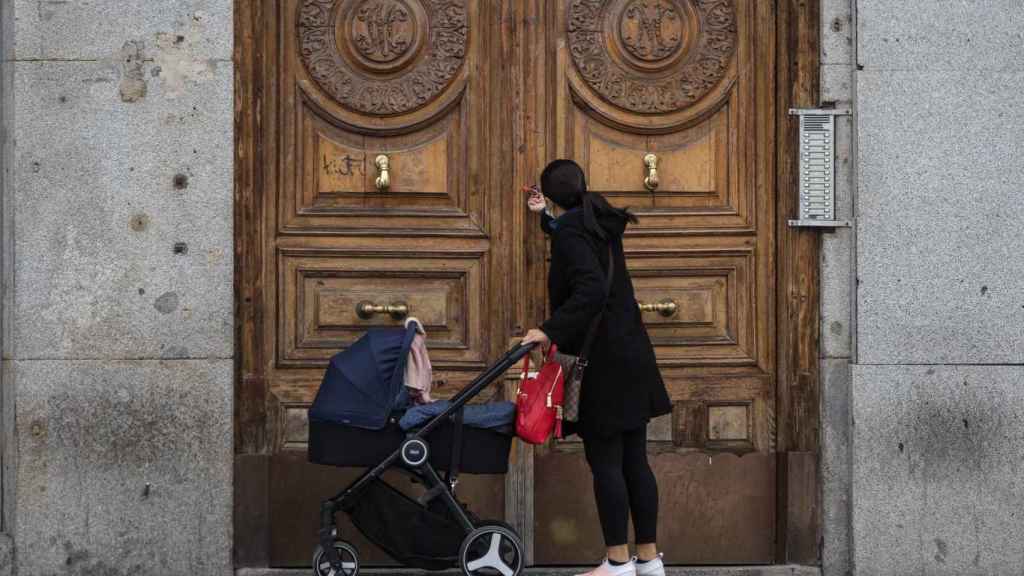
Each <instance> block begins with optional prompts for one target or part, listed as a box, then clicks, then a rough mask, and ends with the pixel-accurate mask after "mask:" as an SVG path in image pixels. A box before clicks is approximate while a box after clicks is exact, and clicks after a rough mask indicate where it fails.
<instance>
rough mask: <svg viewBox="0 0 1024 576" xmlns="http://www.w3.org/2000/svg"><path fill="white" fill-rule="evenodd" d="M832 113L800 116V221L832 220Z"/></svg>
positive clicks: (833, 150)
mask: <svg viewBox="0 0 1024 576" xmlns="http://www.w3.org/2000/svg"><path fill="white" fill-rule="evenodd" d="M833 118H834V116H832V115H831V114H828V115H826V114H806V115H803V116H800V219H801V220H832V219H833V216H834V212H833V210H834V209H835V208H834V206H833V205H832V204H833V202H834V200H835V197H836V189H835V180H834V179H833V178H832V159H833V158H835V156H836V155H835V138H834V136H835V122H834V121H833Z"/></svg>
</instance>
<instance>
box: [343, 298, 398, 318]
mask: <svg viewBox="0 0 1024 576" xmlns="http://www.w3.org/2000/svg"><path fill="white" fill-rule="evenodd" d="M376 314H388V315H390V316H391V317H392V318H394V319H395V320H401V319H402V318H405V317H406V316H408V315H409V305H408V304H406V303H405V302H392V303H391V304H374V303H373V302H370V301H369V300H363V301H362V302H360V303H359V304H356V315H357V316H359V317H360V318H362V319H363V320H369V319H370V318H373V317H374V315H376Z"/></svg>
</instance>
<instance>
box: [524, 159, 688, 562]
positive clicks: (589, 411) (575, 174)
mask: <svg viewBox="0 0 1024 576" xmlns="http://www.w3.org/2000/svg"><path fill="white" fill-rule="evenodd" d="M540 180H541V188H540V190H539V191H536V190H535V191H534V193H533V194H531V197H530V199H529V201H528V203H529V206H530V209H531V210H533V211H536V212H540V211H543V212H544V214H543V215H542V217H541V228H542V229H543V230H544V231H545V232H546V233H548V234H550V236H551V267H550V270H549V273H548V296H549V298H550V303H551V310H552V314H551V317H550V318H548V319H547V320H546V321H545V322H544V323H543V324H542V325H541V326H540V328H535V329H532V330H530V331H528V332H527V333H526V336H525V338H524V339H523V342H537V343H540V344H542V345H549V344H550V343H552V342H553V343H555V344H556V345H557V346H558V349H559V350H560V351H562V352H565V353H567V354H579V352H580V349H581V348H582V346H583V341H584V339H585V337H586V333H587V330H588V328H589V327H590V323H591V320H592V319H593V318H594V317H595V316H596V315H597V314H598V313H599V312H601V310H602V309H603V310H604V315H603V317H602V319H601V323H600V324H599V325H598V328H597V334H596V336H595V338H594V341H593V344H592V347H591V349H590V352H589V354H588V356H589V360H590V362H589V365H588V366H587V367H586V370H585V371H584V375H583V384H582V387H581V392H580V416H579V422H578V423H577V424H576V425H575V426H572V427H570V428H567V432H570V433H572V432H575V433H578V434H579V435H580V437H581V438H582V439H583V447H584V450H585V452H586V457H587V462H588V463H589V464H590V469H591V472H592V473H593V476H594V496H595V500H596V501H597V510H598V517H599V518H600V521H601V529H602V532H603V533H604V539H605V544H606V546H607V547H608V556H607V558H606V559H605V561H604V562H603V563H602V564H601V565H600V566H598V567H597V568H596V569H595V570H594V571H593V572H590V573H588V574H591V575H593V576H634V575H635V574H639V575H641V576H662V575H663V574H664V567H663V565H662V562H661V559H660V555H659V554H658V552H657V545H656V538H657V536H656V527H657V521H658V486H657V481H656V480H655V477H654V474H653V472H651V468H650V466H649V465H648V462H647V423H648V422H649V421H650V419H651V418H652V417H655V416H661V415H663V414H668V413H669V412H670V411H671V409H672V406H671V403H670V401H669V398H668V393H667V392H666V390H665V385H664V383H663V382H662V379H661V374H660V373H659V372H658V365H657V362H656V360H655V356H654V348H653V347H652V346H651V341H650V338H648V336H647V330H646V329H645V328H644V323H643V319H642V318H641V317H640V310H639V308H638V307H637V302H636V298H635V296H634V294H633V282H632V280H631V279H630V276H629V271H628V270H627V269H626V260H625V255H624V254H623V250H622V234H623V232H624V231H625V229H626V225H627V224H628V223H629V222H636V217H635V216H633V215H632V214H630V213H629V212H628V211H626V210H622V209H618V208H614V207H613V206H611V205H610V204H609V203H608V201H607V200H605V199H604V197H603V196H601V195H600V194H597V193H594V192H588V191H587V188H586V180H585V178H584V176H583V170H582V169H581V168H580V167H579V166H578V165H577V164H576V163H575V162H572V161H571V160H555V161H554V162H552V163H550V164H548V166H547V167H546V168H545V169H544V171H543V172H542V173H541V177H540ZM541 194H543V196H546V197H547V198H548V199H550V200H552V201H553V202H554V203H555V204H557V205H558V206H559V207H561V208H562V209H563V210H565V212H564V213H563V214H562V215H561V216H559V217H558V218H554V217H552V216H551V214H550V212H548V211H547V203H546V202H545V200H544V198H543V197H542V196H541ZM609 245H610V246H611V258H612V259H613V262H614V266H613V268H614V269H613V277H612V285H611V290H610V292H609V294H608V297H607V302H606V299H605V285H606V274H607V271H608V264H609V262H608V260H609V251H608V247H609ZM631 510H632V514H633V524H634V527H635V531H636V542H637V555H638V557H639V558H638V560H637V561H636V562H634V561H633V560H630V557H629V549H628V547H627V545H626V527H627V522H628V516H629V513H630V511H631Z"/></svg>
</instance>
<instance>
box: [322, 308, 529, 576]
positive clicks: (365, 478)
mask: <svg viewBox="0 0 1024 576" xmlns="http://www.w3.org/2000/svg"><path fill="white" fill-rule="evenodd" d="M415 332H416V326H415V325H408V326H407V327H406V328H400V327H395V328H376V329H371V330H370V331H368V332H367V333H366V334H365V335H364V336H363V337H362V338H360V339H359V340H357V341H356V342H355V343H353V344H352V346H350V347H349V348H347V349H346V350H344V351H343V352H340V353H338V354H336V355H335V356H334V357H333V358H332V359H331V362H330V364H329V366H328V368H327V372H326V374H325V375H324V380H323V383H322V384H321V386H320V390H319V392H318V393H317V396H316V399H315V400H314V402H313V405H312V406H311V407H310V410H309V460H310V462H314V463H317V464H326V465H330V466H344V467H366V468H368V469H367V471H366V472H365V473H363V474H362V475H360V476H359V477H358V478H357V479H356V480H355V481H353V482H352V484H350V485H349V486H348V487H346V488H345V489H344V490H342V491H341V492H340V493H339V494H338V495H337V496H335V497H334V498H330V499H328V500H326V501H324V502H323V503H322V505H321V508H320V531H319V546H317V548H316V551H315V552H314V556H313V573H314V574H316V575H318V576H328V575H337V576H356V575H357V574H358V572H359V553H358V551H357V550H356V549H355V547H354V546H352V544H350V543H349V542H346V541H345V540H344V539H343V535H341V534H339V533H338V529H337V525H336V523H335V514H337V512H338V511H344V512H345V513H347V514H348V515H349V517H350V518H351V519H352V523H353V524H354V525H355V526H356V527H357V528H358V529H359V530H360V532H362V533H363V535H364V536H366V538H367V539H368V540H370V541H371V542H373V543H374V544H376V545H377V546H379V547H380V548H381V549H382V550H384V551H385V552H387V553H388V554H389V555H390V556H391V557H392V558H394V559H395V560H397V561H399V562H401V563H402V564H405V565H407V566H411V567H416V568H423V569H427V570H442V569H446V568H452V567H454V566H459V567H460V568H461V569H462V571H463V573H465V574H466V575H467V576H485V575H488V576H489V575H493V576H519V574H520V572H521V571H522V569H523V562H524V558H523V556H524V553H523V550H524V548H523V543H522V539H521V538H520V537H519V535H518V534H517V533H516V532H515V530H513V529H512V528H511V527H510V526H508V525H507V524H505V523H503V522H500V521H494V520H480V519H478V518H476V517H475V515H473V514H472V513H471V512H470V511H468V510H467V509H466V508H465V507H463V506H462V504H461V503H460V502H459V501H458V500H456V498H455V487H456V485H457V481H458V474H459V473H460V472H465V473H468V474H504V473H506V472H507V471H508V455H509V449H510V447H511V443H512V436H513V434H512V432H511V431H510V430H500V429H489V428H478V427H473V426H469V425H467V424H465V423H464V416H465V414H466V404H467V403H468V402H469V401H470V400H471V399H472V398H474V397H475V396H477V395H478V394H479V393H480V392H482V391H483V390H484V389H485V388H487V386H488V385H489V384H490V383H491V382H493V381H494V380H495V379H496V378H498V377H499V376H501V375H502V374H503V373H504V372H505V371H506V370H508V369H509V368H510V367H511V366H512V365H513V364H515V363H516V362H517V361H519V360H521V359H522V358H523V357H524V356H525V355H526V354H528V353H529V351H530V348H531V347H532V346H530V345H526V346H518V347H516V348H515V349H513V350H510V351H509V352H507V353H506V354H505V355H504V356H503V357H502V358H501V359H500V360H498V361H497V362H496V363H495V364H494V365H492V366H491V367H490V368H488V369H487V370H485V371H484V372H483V373H482V374H480V375H479V376H477V377H476V378H475V379H474V380H473V381H472V382H470V383H469V384H468V385H467V386H466V387H465V388H463V389H462V390H460V391H459V392H458V393H457V394H455V396H454V397H453V398H452V399H451V401H450V404H448V405H447V407H446V408H444V409H443V410H441V411H440V413H438V414H437V415H436V416H434V417H432V418H430V419H429V420H427V421H426V422H425V423H423V424H422V425H420V426H419V427H418V428H415V429H412V430H409V431H407V432H406V431H403V430H402V429H401V427H399V425H398V421H399V418H400V416H401V412H400V411H398V410H396V408H400V405H401V404H402V398H403V392H404V386H403V373H404V369H405V363H406V359H407V357H408V355H409V350H410V347H411V346H412V342H413V338H414V337H415ZM389 469H397V470H399V471H401V472H404V473H405V474H407V475H409V476H411V477H412V478H413V479H414V480H415V481H417V482H419V483H422V484H423V486H424V488H425V489H426V491H425V492H424V493H423V494H422V496H420V497H419V498H418V499H413V498H411V497H409V496H407V495H405V494H403V493H402V492H399V491H398V490H397V489H395V488H394V487H392V486H391V485H390V484H388V483H387V482H385V481H384V480H383V478H382V474H383V473H384V472H385V471H386V470H389ZM439 470H440V471H444V474H445V477H444V478H443V479H442V477H441V474H440V472H439Z"/></svg>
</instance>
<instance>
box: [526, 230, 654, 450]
mask: <svg viewBox="0 0 1024 576" xmlns="http://www.w3.org/2000/svg"><path fill="white" fill-rule="evenodd" d="M583 222H584V216H583V210H571V211H569V212H567V213H565V214H563V215H562V216H561V217H559V218H558V220H557V222H556V223H555V224H556V225H555V226H552V223H551V218H550V216H547V215H545V216H544V217H543V219H542V222H541V227H542V229H543V230H544V231H545V232H549V233H550V234H551V267H550V270H549V272H548V296H549V298H550V305H551V308H550V309H551V310H552V314H551V317H550V318H548V320H547V321H546V322H544V323H543V324H542V325H541V330H542V331H543V332H544V333H545V334H547V335H548V338H550V339H551V341H552V342H554V343H555V344H556V345H558V349H559V350H561V351H562V352H565V353H567V354H578V353H579V352H580V348H581V347H582V346H583V341H584V339H585V338H586V333H587V329H588V328H589V326H590V322H591V320H592V319H593V318H594V316H595V315H596V314H597V313H598V312H599V311H600V310H601V307H602V305H605V306H606V307H605V310H604V316H603V318H602V320H601V324H600V325H599V326H598V328H597V330H598V331H597V335H596V337H595V338H594V342H593V344H592V348H591V350H590V354H589V360H590V363H589V365H588V366H587V368H586V371H585V372H584V375H583V385H582V388H581V391H580V418H579V422H578V423H576V424H575V425H572V424H571V423H567V428H566V430H565V432H566V434H572V433H578V434H579V435H580V436H582V437H588V436H590V435H597V436H609V435H612V434H615V433H618V432H622V431H624V430H632V429H635V428H638V427H640V426H643V425H644V424H646V423H647V422H648V421H649V420H650V419H651V418H653V417H655V416H661V415H663V414H668V413H669V412H670V411H671V410H672V404H671V402H670V400H669V397H668V392H667V391H666V390H665V384H664V382H663V381H662V379H661V373H660V372H659V371H658V365H657V361H656V359H655V356H654V348H653V347H652V346H651V340H650V338H649V337H648V336H647V330H646V328H644V322H643V319H642V318H641V316H640V310H639V308H638V307H637V302H636V297H635V296H634V293H633V281H632V280H631V279H630V276H629V271H628V270H627V269H626V260H625V255H624V254H623V251H622V233H623V232H624V231H625V229H626V220H625V218H623V217H622V216H621V215H619V214H602V215H600V216H599V217H598V223H599V224H600V225H601V228H602V229H603V230H604V231H605V233H606V236H607V237H608V240H604V239H601V238H599V237H597V236H596V235H595V234H593V233H591V232H590V231H588V230H587V229H586V227H585V226H584V223H583ZM609 242H610V243H611V248H612V250H611V252H612V257H613V258H614V259H615V274H614V277H613V279H612V286H611V293H610V294H609V296H608V302H607V304H605V294H604V292H605V280H606V274H607V270H608V243H609Z"/></svg>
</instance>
